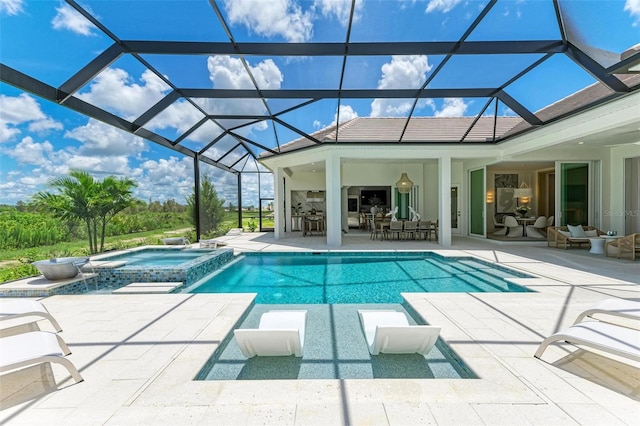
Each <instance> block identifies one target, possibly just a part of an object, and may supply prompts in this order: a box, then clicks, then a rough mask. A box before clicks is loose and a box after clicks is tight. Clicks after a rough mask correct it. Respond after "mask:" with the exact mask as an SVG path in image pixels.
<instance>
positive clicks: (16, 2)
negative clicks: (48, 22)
mask: <svg viewBox="0 0 640 426" xmlns="http://www.w3.org/2000/svg"><path fill="white" fill-rule="evenodd" d="M22 5H23V2H22V0H0V14H3V13H4V14H6V15H17V14H18V13H20V12H22V11H23V8H22Z"/></svg>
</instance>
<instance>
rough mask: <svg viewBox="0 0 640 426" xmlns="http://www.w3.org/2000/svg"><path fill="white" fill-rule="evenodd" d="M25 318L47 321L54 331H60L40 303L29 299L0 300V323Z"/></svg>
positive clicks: (58, 325)
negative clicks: (39, 318)
mask: <svg viewBox="0 0 640 426" xmlns="http://www.w3.org/2000/svg"><path fill="white" fill-rule="evenodd" d="M25 317H41V318H45V319H48V320H49V321H50V322H51V325H52V326H53V328H54V329H55V330H56V331H58V332H60V331H62V327H60V324H58V321H56V320H55V318H53V316H52V315H51V314H50V313H49V311H48V310H47V308H46V307H45V306H44V305H43V304H42V303H41V302H38V301H37V300H29V299H0V321H6V320H13V319H17V318H25Z"/></svg>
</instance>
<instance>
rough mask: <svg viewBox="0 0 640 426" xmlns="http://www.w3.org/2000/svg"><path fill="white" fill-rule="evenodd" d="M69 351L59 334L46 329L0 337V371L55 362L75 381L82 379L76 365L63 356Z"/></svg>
mask: <svg viewBox="0 0 640 426" xmlns="http://www.w3.org/2000/svg"><path fill="white" fill-rule="evenodd" d="M70 353H71V351H70V350H69V347H68V346H67V344H66V343H65V342H64V340H62V338H61V337H60V336H58V335H57V334H55V333H50V332H48V331H31V332H28V333H22V334H16V335H13V336H7V337H2V338H0V372H5V371H11V370H16V369H19V368H22V367H28V366H30V365H37V364H42V363H45V362H55V363H58V364H60V365H62V366H63V367H65V368H66V369H67V370H69V373H70V374H71V377H73V379H74V380H75V381H76V382H82V381H83V380H84V379H83V378H82V376H81V375H80V373H79V372H78V370H77V369H76V367H75V366H74V365H73V364H72V363H71V361H69V360H68V359H66V358H64V356H65V355H69V354H70Z"/></svg>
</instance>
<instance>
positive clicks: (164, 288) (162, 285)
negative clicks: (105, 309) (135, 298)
mask: <svg viewBox="0 0 640 426" xmlns="http://www.w3.org/2000/svg"><path fill="white" fill-rule="evenodd" d="M180 286H182V282H180V281H178V282H148V283H142V282H140V283H131V284H129V285H126V286H124V287H121V288H119V289H117V290H114V291H112V293H115V294H166V293H171V292H172V291H174V290H175V289H177V288H178V287H180Z"/></svg>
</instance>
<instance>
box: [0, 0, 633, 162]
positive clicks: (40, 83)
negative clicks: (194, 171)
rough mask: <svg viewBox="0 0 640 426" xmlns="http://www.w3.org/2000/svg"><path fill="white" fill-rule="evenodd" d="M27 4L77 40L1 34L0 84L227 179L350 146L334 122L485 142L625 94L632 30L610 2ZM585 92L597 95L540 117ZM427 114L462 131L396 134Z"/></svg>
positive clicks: (32, 26) (15, 30) (37, 24)
mask: <svg viewBox="0 0 640 426" xmlns="http://www.w3.org/2000/svg"><path fill="white" fill-rule="evenodd" d="M416 4H417V6H416ZM38 7H42V8H51V9H53V8H55V9H56V10H57V12H58V14H60V13H65V14H67V16H70V17H73V19H76V20H79V21H82V24H81V25H79V26H78V27H76V28H84V31H86V33H87V34H89V35H90V37H91V39H90V43H84V44H75V42H74V39H73V38H69V37H67V38H64V36H62V35H60V34H59V33H56V32H55V30H54V29H52V28H51V25H49V24H50V23H52V21H43V20H42V19H40V18H39V16H36V15H32V14H24V15H23V16H21V17H20V20H19V21H18V22H17V23H12V24H11V26H8V25H5V22H3V30H2V38H1V40H2V41H1V43H2V44H1V47H2V57H1V61H2V62H1V63H0V81H2V82H3V83H7V84H9V85H12V86H15V87H17V88H18V89H20V90H22V91H25V92H28V93H31V94H34V95H37V96H39V97H41V98H43V99H46V100H49V101H51V102H55V103H57V104H59V105H61V106H64V107H66V108H69V109H72V110H75V111H77V112H79V113H81V114H83V115H85V116H87V117H90V118H93V119H96V120H99V121H101V122H104V123H107V124H110V125H112V126H115V127H117V128H119V129H122V130H125V131H127V132H130V133H133V134H135V135H138V136H140V137H143V138H144V139H147V140H149V141H152V142H155V143H157V144H159V145H161V146H164V147H167V148H170V149H172V150H174V151H176V152H180V153H182V154H184V155H187V156H189V157H192V158H198V159H199V160H201V161H204V162H206V163H209V164H212V165H214V166H216V167H219V168H221V169H223V170H226V171H228V172H232V173H235V174H237V173H243V172H248V171H260V170H265V169H264V167H263V166H261V165H260V164H259V163H258V162H257V159H258V158H259V157H260V156H261V155H269V156H272V155H280V154H281V153H284V152H291V151H292V148H291V147H288V148H287V147H285V148H284V149H283V148H282V147H283V145H286V144H287V143H289V142H290V141H293V140H300V139H303V140H305V141H306V142H308V143H307V144H301V146H304V147H307V146H308V145H309V144H311V145H315V144H317V145H320V144H323V143H327V142H346V143H349V142H352V141H350V140H349V137H348V132H346V131H343V127H342V126H341V124H343V123H345V122H347V121H349V120H352V119H355V118H356V117H373V118H383V117H394V118H396V119H397V118H400V119H401V120H402V123H401V125H400V126H399V127H398V130H397V137H394V138H393V140H389V141H387V142H389V143H408V142H411V143H421V144H432V143H456V144H459V143H471V144H496V143H500V142H503V141H505V140H508V139H509V138H512V137H514V136H516V135H518V134H521V133H523V132H527V131H529V130H531V129H534V128H538V127H540V126H544V125H546V124H548V123H551V122H554V121H557V120H558V119H560V118H563V117H567V116H570V115H572V114H575V113H577V112H579V111H581V110H584V109H586V108H590V107H593V106H595V105H597V104H599V103H602V102H606V101H610V100H612V99H615V98H617V97H620V96H624V95H625V94H628V93H630V92H632V91H634V90H637V89H638V88H639V87H640V84H639V80H638V79H637V78H632V77H633V76H630V75H629V74H625V73H627V72H628V70H629V69H630V68H632V67H633V66H634V64H635V66H636V67H637V63H638V62H639V61H640V51H639V50H638V47H637V45H636V43H638V41H639V40H638V33H637V28H636V29H634V28H633V27H632V26H624V25H618V22H617V21H616V20H617V19H618V18H617V16H618V15H616V13H618V12H619V13H625V10H626V4H625V3H624V2H622V1H616V0H602V1H597V2H575V1H563V0H555V1H554V0H544V1H535V2H513V1H502V0H500V1H498V0H491V1H488V2H486V3H479V2H467V4H464V3H462V4H459V2H457V1H451V2H436V1H433V0H431V1H426V2H415V1H414V2H406V1H398V2H391V1H383V2H373V1H366V0H361V1H360V0H351V1H321V0H315V1H295V0H291V1H286V2H278V3H275V2H267V1H232V0H229V1H214V0H211V1H209V2H207V1H188V2H184V1H163V2H149V1H108V2H106V1H100V0H86V1H82V2H77V1H74V0H67V1H66V2H65V3H61V4H58V3H55V2H39V5H38ZM612 10H615V11H616V13H612ZM53 24H54V25H53V28H55V22H53ZM613 28H615V31H616V37H607V34H608V33H609V32H610V31H611V30H612V29H613ZM26 30H29V31H36V32H39V33H41V37H40V42H39V43H38V44H37V45H25V43H24V42H23V41H22V39H21V33H22V31H26ZM634 45H636V47H635V48H634V47H633V46H634ZM36 59H37V60H36ZM43 60H46V61H47V64H48V66H47V67H42V66H40V65H39V64H41V62H42V61H43ZM113 80H119V81H122V82H124V83H123V84H126V85H128V87H130V88H134V89H136V90H137V93H139V94H140V96H139V97H133V98H132V99H131V107H130V108H128V109H123V108H117V107H114V105H115V104H114V103H113V102H112V101H111V99H110V96H117V94H110V93H101V92H100V90H103V88H104V87H108V86H107V85H106V84H105V82H108V81H113ZM594 85H595V86H598V87H599V88H600V90H599V91H598V93H599V95H598V96H597V97H596V98H590V99H588V100H587V101H585V102H582V103H572V104H571V106H570V107H563V108H556V109H555V110H554V113H553V114H551V115H550V114H548V113H546V114H544V113H540V111H541V110H544V109H545V107H548V106H549V105H551V104H554V103H557V102H559V101H561V100H562V99H565V98H566V97H568V96H569V95H571V94H573V93H575V92H577V91H580V90H583V89H585V88H587V87H590V86H594ZM141 101H144V102H141ZM547 111H548V110H547ZM428 117H441V118H444V117H469V119H468V120H467V121H466V122H465V125H464V126H459V127H460V128H459V129H458V132H459V133H456V134H455V135H449V136H448V137H447V138H446V139H442V138H438V137H436V136H429V137H425V138H424V139H423V140H420V139H419V140H416V138H415V136H412V137H409V136H407V135H408V134H409V133H410V131H409V132H408V129H409V130H410V129H411V128H412V126H413V127H415V126H417V124H416V123H417V122H418V121H419V122H420V125H425V124H424V123H427V124H426V125H429V124H428V123H430V122H429V121H425V120H424V118H428ZM505 123H506V124H505ZM476 126H483V127H484V128H486V127H489V130H486V129H483V131H479V130H477V129H476ZM345 128H346V127H345ZM426 134H427V135H429V134H437V132H433V133H428V132H427V133H426ZM487 134H489V135H490V137H486V135H487ZM319 135H321V136H323V137H322V138H321V137H319ZM326 135H330V137H324V136H326ZM474 135H480V136H474ZM360 142H361V141H360ZM293 150H295V147H294V149H293Z"/></svg>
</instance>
